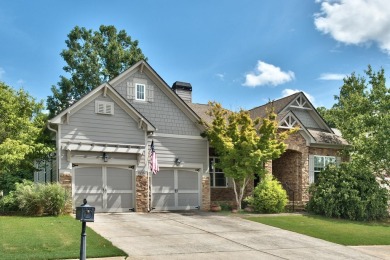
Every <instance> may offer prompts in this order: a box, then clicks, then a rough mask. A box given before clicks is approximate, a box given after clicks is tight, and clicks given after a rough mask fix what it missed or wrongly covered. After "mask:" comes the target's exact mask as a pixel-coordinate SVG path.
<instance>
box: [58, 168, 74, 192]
mask: <svg viewBox="0 0 390 260" xmlns="http://www.w3.org/2000/svg"><path fill="white" fill-rule="evenodd" d="M59 183H60V184H61V186H62V187H64V188H65V189H67V190H68V191H70V192H72V173H70V172H62V173H60V179H59Z"/></svg>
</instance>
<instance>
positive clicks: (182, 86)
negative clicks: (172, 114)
mask: <svg viewBox="0 0 390 260" xmlns="http://www.w3.org/2000/svg"><path fill="white" fill-rule="evenodd" d="M172 90H173V91H174V92H175V93H176V94H177V95H178V96H179V97H180V98H181V99H183V101H184V102H187V103H192V86H191V84H190V83H187V82H180V81H176V82H175V83H173V85H172Z"/></svg>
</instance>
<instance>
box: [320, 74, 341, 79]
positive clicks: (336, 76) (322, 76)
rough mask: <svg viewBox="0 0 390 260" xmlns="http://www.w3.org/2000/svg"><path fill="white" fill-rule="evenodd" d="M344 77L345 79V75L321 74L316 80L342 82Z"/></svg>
mask: <svg viewBox="0 0 390 260" xmlns="http://www.w3.org/2000/svg"><path fill="white" fill-rule="evenodd" d="M345 77H346V75H345V74H337V73H322V74H321V75H320V77H319V78H318V79H320V80H343V79H344V78H345Z"/></svg>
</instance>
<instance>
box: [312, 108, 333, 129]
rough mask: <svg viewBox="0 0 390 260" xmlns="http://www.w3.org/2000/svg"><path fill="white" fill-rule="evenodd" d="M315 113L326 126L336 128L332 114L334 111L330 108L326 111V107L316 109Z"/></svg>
mask: <svg viewBox="0 0 390 260" xmlns="http://www.w3.org/2000/svg"><path fill="white" fill-rule="evenodd" d="M317 111H318V113H319V114H320V115H321V116H322V118H323V119H324V120H325V122H326V123H327V124H328V126H330V127H332V128H335V127H336V122H335V119H334V114H333V111H334V110H333V109H332V108H330V109H327V108H326V107H317Z"/></svg>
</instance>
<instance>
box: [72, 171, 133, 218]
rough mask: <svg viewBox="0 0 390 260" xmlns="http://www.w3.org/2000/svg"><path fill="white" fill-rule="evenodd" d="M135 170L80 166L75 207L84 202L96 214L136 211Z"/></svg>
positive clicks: (76, 179)
mask: <svg viewBox="0 0 390 260" xmlns="http://www.w3.org/2000/svg"><path fill="white" fill-rule="evenodd" d="M133 190H134V177H133V171H132V169H129V168H126V167H115V166H92V165H91V166H77V167H75V168H74V175H73V203H74V204H73V206H74V207H76V206H80V205H81V204H82V203H83V199H84V198H85V199H87V201H88V204H89V205H91V206H93V207H95V210H96V212H129V211H130V210H132V209H133V208H134V192H133Z"/></svg>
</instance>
